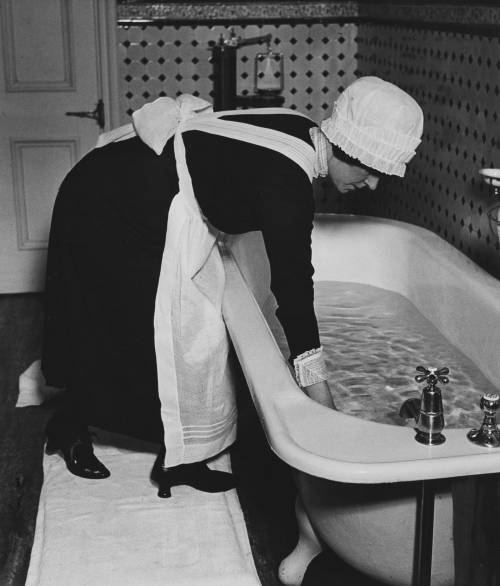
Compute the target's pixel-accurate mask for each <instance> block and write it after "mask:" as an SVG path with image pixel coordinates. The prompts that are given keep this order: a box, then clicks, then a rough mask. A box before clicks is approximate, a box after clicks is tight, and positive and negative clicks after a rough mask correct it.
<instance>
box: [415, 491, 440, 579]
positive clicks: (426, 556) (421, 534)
mask: <svg viewBox="0 0 500 586" xmlns="http://www.w3.org/2000/svg"><path fill="white" fill-rule="evenodd" d="M435 484H436V483H435V482H434V481H432V480H421V481H420V482H419V487H418V497H417V535H416V537H417V540H416V544H415V545H416V548H415V573H414V584H415V586H430V585H431V571H432V541H433V534H434V495H435V490H436V487H435Z"/></svg>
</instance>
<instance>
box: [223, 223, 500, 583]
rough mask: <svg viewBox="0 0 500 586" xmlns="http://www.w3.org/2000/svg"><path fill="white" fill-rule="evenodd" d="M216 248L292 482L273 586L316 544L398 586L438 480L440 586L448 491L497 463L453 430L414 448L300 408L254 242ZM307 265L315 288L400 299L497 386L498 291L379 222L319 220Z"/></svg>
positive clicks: (260, 397) (402, 430)
mask: <svg viewBox="0 0 500 586" xmlns="http://www.w3.org/2000/svg"><path fill="white" fill-rule="evenodd" d="M220 248H221V253H222V256H223V259H224V264H225V268H226V279H227V283H226V285H227V286H226V292H225V297H224V303H223V310H224V317H225V320H226V324H227V328H228V331H229V333H230V336H231V339H232V341H233V345H234V347H235V350H236V352H237V355H238V357H239V361H240V364H241V366H242V368H243V371H244V374H245V377H246V380H247V384H248V387H249V389H250V392H251V395H252V398H253V401H254V404H255V406H256V409H257V412H258V414H259V418H260V421H261V424H262V426H263V429H264V431H265V433H266V436H267V440H268V442H269V445H270V447H271V449H272V450H273V451H274V452H275V453H276V454H277V455H278V456H279V457H280V458H281V459H283V460H284V461H285V462H287V463H288V464H289V465H290V466H292V467H293V468H294V469H295V470H296V471H297V474H296V478H297V488H298V493H299V498H298V508H297V518H298V523H299V530H300V538H299V543H298V545H297V548H296V549H295V550H294V552H292V554H291V555H290V556H289V557H288V558H287V559H285V560H284V562H283V563H282V564H281V567H280V578H281V580H282V582H283V583H285V584H297V585H298V584H300V583H301V580H302V577H303V575H304V572H305V569H306V567H307V564H308V563H309V561H310V560H311V559H312V557H314V556H315V555H316V554H317V553H319V551H320V550H321V548H322V547H323V544H326V545H328V546H329V547H331V548H332V549H334V550H335V551H336V552H337V554H338V555H340V556H341V557H342V558H344V559H345V560H346V561H347V562H348V563H349V564H351V565H352V566H353V567H356V568H358V569H359V570H361V571H363V572H365V573H366V574H368V575H371V576H373V577H374V578H376V579H378V580H381V581H384V582H386V583H388V584H395V585H401V586H403V585H408V586H409V585H410V584H411V581H412V566H413V550H414V542H415V510H416V496H415V488H414V487H415V481H418V480H425V479H443V480H442V484H441V487H440V490H438V493H437V495H436V505H435V528H434V549H433V574H432V576H433V582H432V583H433V586H451V585H452V584H453V548H452V513H451V511H452V507H451V497H450V493H449V487H448V484H447V483H448V480H447V479H450V478H452V477H455V476H466V475H475V474H485V473H492V472H499V471H500V450H494V449H493V450H491V449H488V448H481V447H478V446H476V445H474V444H472V443H470V442H469V441H468V440H467V438H466V431H467V430H465V429H446V430H445V435H446V442H445V443H444V444H442V445H440V446H433V447H428V446H423V445H421V444H419V443H417V442H416V441H415V439H414V435H415V433H414V431H413V429H411V427H399V426H393V425H387V424H380V423H374V422H371V421H365V420H361V419H359V418H356V417H352V416H350V415H346V414H344V413H341V412H338V411H332V410H329V409H327V408H325V407H323V406H322V405H319V404H317V403H315V402H314V401H312V400H310V399H309V398H308V397H307V396H306V395H305V394H304V393H303V392H302V391H301V390H300V388H299V387H298V386H297V385H296V383H295V381H294V378H293V376H292V374H291V372H290V370H289V368H288V364H287V361H286V359H285V358H284V356H283V354H282V353H281V351H280V350H279V348H278V346H277V344H276V341H275V339H274V337H273V335H272V333H271V329H270V327H269V323H270V321H271V320H273V319H275V318H274V316H273V310H274V306H273V303H272V295H270V292H269V267H268V264H267V260H266V257H265V254H264V252H263V244H262V240H261V237H260V235H259V234H258V233H251V234H246V235H242V236H238V237H229V238H228V239H227V240H226V242H225V243H221V245H220ZM313 264H314V267H315V279H317V280H329V281H331V280H338V281H347V282H355V283H364V284H368V285H373V286H376V287H381V288H384V289H388V290H391V291H395V292H397V293H400V294H402V295H404V296H405V297H406V298H407V299H409V300H410V301H411V302H412V303H413V304H414V305H415V306H416V307H417V309H418V310H419V311H420V312H421V313H422V314H423V315H424V316H425V317H426V318H427V319H429V320H431V321H432V322H433V323H434V324H435V325H436V326H437V327H438V329H439V330H440V331H441V332H442V333H443V334H444V335H445V336H446V337H447V338H448V340H449V341H450V342H451V343H452V344H453V345H455V346H456V347H458V348H460V349H461V350H462V352H463V353H464V354H466V355H467V356H468V357H469V358H470V359H471V360H472V361H473V362H474V363H475V364H476V365H477V366H478V367H479V368H480V369H481V371H482V372H483V373H484V374H485V376H486V377H487V378H488V379H489V380H490V381H491V382H492V383H493V384H497V383H500V361H499V360H498V355H497V352H498V348H499V347H500V283H499V282H498V281H497V280H496V279H494V278H493V277H491V276H489V275H488V274H487V273H486V272H485V271H483V270H482V269H481V268H479V267H478V266H477V265H476V264H474V263H473V262H472V261H471V260H469V259H468V258H467V257H465V256H464V255H463V254H461V253H460V252H459V251H458V250H456V249H455V248H454V247H452V246H451V245H449V244H448V243H447V242H445V241H444V240H443V239H441V238H440V237H439V236H437V235H435V234H434V233H432V232H430V231H428V230H425V229H422V228H419V227H415V226H412V225H409V224H405V223H402V222H396V221H392V220H384V219H376V218H368V217H362V216H349V215H335V214H320V215H318V216H317V218H316V221H315V228H314V231H313ZM415 366H416V365H408V367H409V368H410V369H414V368H415ZM426 366H441V365H426ZM497 386H500V384H497ZM445 400H446V399H445ZM478 423H480V420H479V421H478Z"/></svg>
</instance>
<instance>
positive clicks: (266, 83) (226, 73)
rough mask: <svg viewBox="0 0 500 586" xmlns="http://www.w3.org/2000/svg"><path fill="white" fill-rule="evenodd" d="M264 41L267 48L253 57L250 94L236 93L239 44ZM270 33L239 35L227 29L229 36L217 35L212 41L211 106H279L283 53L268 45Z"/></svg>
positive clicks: (232, 107) (281, 97)
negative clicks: (212, 102) (252, 92)
mask: <svg viewBox="0 0 500 586" xmlns="http://www.w3.org/2000/svg"><path fill="white" fill-rule="evenodd" d="M261 43H267V52H266V53H259V54H257V55H256V57H255V70H254V79H255V83H254V86H255V87H254V91H255V94H254V95H249V96H239V95H237V92H236V53H237V50H238V49H239V48H240V47H244V46H247V45H258V44H261ZM270 43H271V35H270V34H268V35H262V36H258V37H251V38H248V39H242V38H241V37H238V36H236V35H235V34H234V31H231V34H230V36H229V38H224V37H223V36H222V35H221V36H220V38H219V40H218V42H217V43H216V44H215V45H212V47H211V51H212V65H213V76H214V110H216V111H220V110H233V109H235V108H238V107H250V108H259V107H272V106H281V105H282V104H283V102H284V97H283V96H281V95H280V93H281V91H282V89H283V56H282V55H281V54H280V53H274V52H272V51H271V49H270Z"/></svg>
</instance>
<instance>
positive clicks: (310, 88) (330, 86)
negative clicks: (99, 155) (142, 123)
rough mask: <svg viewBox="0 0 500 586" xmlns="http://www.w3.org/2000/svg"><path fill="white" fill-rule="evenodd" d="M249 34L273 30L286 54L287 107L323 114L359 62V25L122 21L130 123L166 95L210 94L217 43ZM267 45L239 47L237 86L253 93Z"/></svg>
mask: <svg viewBox="0 0 500 586" xmlns="http://www.w3.org/2000/svg"><path fill="white" fill-rule="evenodd" d="M231 29H233V30H234V32H235V34H236V35H238V36H241V37H244V38H249V37H254V36H260V35H264V34H268V33H271V34H272V38H273V40H272V49H273V50H274V51H278V52H281V53H282V54H283V55H284V59H285V89H284V92H283V96H284V97H285V103H284V106H285V107H288V108H292V109H297V110H299V111H301V112H303V113H305V114H308V115H309V116H310V117H311V118H313V120H322V118H324V116H325V112H327V111H329V110H330V109H331V106H332V103H333V101H334V100H335V99H336V97H337V96H338V95H339V92H341V91H342V90H343V88H344V87H346V85H348V84H349V83H351V82H352V81H354V79H355V78H356V75H355V72H356V68H357V61H356V57H355V55H356V53H357V46H356V33H357V29H356V26H355V25H354V24H349V23H347V24H339V23H335V22H322V23H320V22H315V21H310V20H303V21H294V22H278V23H274V22H270V23H266V24H247V23H245V22H243V21H241V20H240V21H238V20H235V21H234V22H231V23H225V24H219V23H218V20H215V21H213V22H207V23H204V24H199V25H193V24H191V23H190V22H185V23H183V24H169V23H161V22H160V23H152V24H148V25H125V24H120V25H119V28H118V40H119V67H120V84H121V91H120V112H121V119H122V121H123V122H125V121H127V120H128V118H129V115H130V114H131V112H133V111H134V110H135V109H137V108H139V107H140V106H142V105H143V104H144V103H145V102H147V101H151V100H153V99H155V98H157V97H159V96H164V95H168V96H176V95H179V94H181V93H184V92H185V93H192V94H194V95H197V96H198V95H199V96H201V97H202V98H205V99H208V100H210V98H211V96H212V76H211V72H212V64H211V63H210V51H209V50H208V47H209V42H215V41H217V39H218V38H219V37H220V35H221V34H222V35H224V36H225V37H228V36H229V33H230V30H231ZM264 50H265V46H259V45H253V46H248V47H242V48H241V49H238V53H237V55H238V65H237V78H238V81H237V86H238V93H239V94H241V95H246V94H249V93H250V94H253V93H254V90H253V81H254V80H253V67H254V57H255V55H256V54H257V53H258V52H259V51H264Z"/></svg>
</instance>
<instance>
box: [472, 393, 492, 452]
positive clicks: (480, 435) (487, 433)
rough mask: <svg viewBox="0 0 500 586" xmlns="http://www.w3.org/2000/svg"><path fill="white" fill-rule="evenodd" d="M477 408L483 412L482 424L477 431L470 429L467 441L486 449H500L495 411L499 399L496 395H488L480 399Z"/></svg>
mask: <svg viewBox="0 0 500 586" xmlns="http://www.w3.org/2000/svg"><path fill="white" fill-rule="evenodd" d="M479 406H480V407H481V409H482V410H483V411H484V419H483V424H482V425H481V427H480V428H479V429H471V430H470V431H469V433H468V434H467V437H468V439H470V441H471V442H472V443H474V444H477V445H479V446H484V447H486V448H500V431H499V430H498V425H497V409H498V407H500V397H499V396H498V395H497V394H496V393H488V394H486V395H483V396H482V397H481V401H480V402H479Z"/></svg>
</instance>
